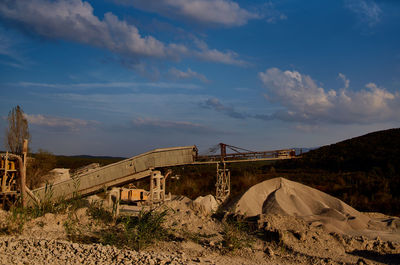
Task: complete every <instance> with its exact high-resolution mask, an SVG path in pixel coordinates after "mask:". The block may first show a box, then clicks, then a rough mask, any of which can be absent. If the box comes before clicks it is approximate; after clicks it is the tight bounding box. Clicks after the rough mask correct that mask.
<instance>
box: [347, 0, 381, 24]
mask: <svg viewBox="0 0 400 265" xmlns="http://www.w3.org/2000/svg"><path fill="white" fill-rule="evenodd" d="M345 6H346V8H348V9H349V10H351V11H352V12H354V13H355V14H356V15H357V17H358V19H359V20H360V21H361V22H363V23H366V24H368V26H370V27H372V26H374V25H376V24H377V23H379V22H380V20H381V14H382V9H381V8H380V7H379V6H378V5H377V4H376V3H375V1H373V0H345Z"/></svg>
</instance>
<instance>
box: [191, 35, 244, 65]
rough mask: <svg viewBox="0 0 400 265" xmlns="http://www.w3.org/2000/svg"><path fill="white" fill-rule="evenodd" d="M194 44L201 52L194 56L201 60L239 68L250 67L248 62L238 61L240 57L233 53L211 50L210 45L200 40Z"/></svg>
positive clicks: (196, 40)
mask: <svg viewBox="0 0 400 265" xmlns="http://www.w3.org/2000/svg"><path fill="white" fill-rule="evenodd" d="M194 42H195V44H196V46H197V47H198V48H199V51H195V52H194V54H195V55H196V57H198V58H199V59H201V60H204V61H210V62H217V63H223V64H231V65H237V66H247V65H249V63H248V62H246V61H243V60H240V59H238V57H239V55H238V54H237V53H235V52H233V51H226V52H221V51H219V50H217V49H209V48H208V45H207V44H206V43H205V42H204V41H202V40H199V39H195V40H194Z"/></svg>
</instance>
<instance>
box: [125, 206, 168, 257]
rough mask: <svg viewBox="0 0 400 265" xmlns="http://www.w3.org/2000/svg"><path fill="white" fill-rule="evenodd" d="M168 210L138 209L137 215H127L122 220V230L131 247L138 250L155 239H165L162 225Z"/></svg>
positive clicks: (165, 232)
mask: <svg viewBox="0 0 400 265" xmlns="http://www.w3.org/2000/svg"><path fill="white" fill-rule="evenodd" d="M167 214H168V210H164V211H161V212H158V211H156V210H149V211H144V210H142V211H140V213H139V215H138V216H137V217H131V216H129V217H127V218H125V219H123V220H122V222H123V225H124V231H125V233H126V236H127V238H128V241H129V242H130V243H131V244H133V248H134V249H137V250H140V249H142V248H144V247H146V246H148V245H149V244H151V243H153V242H154V241H155V240H161V239H165V237H166V235H167V231H166V230H165V228H164V227H163V226H162V224H163V223H164V221H165V217H166V215H167Z"/></svg>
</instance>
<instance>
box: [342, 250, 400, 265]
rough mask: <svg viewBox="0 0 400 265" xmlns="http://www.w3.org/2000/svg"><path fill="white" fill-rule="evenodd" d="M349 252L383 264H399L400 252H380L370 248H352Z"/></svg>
mask: <svg viewBox="0 0 400 265" xmlns="http://www.w3.org/2000/svg"><path fill="white" fill-rule="evenodd" d="M349 254H351V255H354V256H359V257H362V258H366V259H369V260H373V261H376V262H381V263H385V264H400V254H380V253H378V252H375V251H371V250H354V251H352V252H349Z"/></svg>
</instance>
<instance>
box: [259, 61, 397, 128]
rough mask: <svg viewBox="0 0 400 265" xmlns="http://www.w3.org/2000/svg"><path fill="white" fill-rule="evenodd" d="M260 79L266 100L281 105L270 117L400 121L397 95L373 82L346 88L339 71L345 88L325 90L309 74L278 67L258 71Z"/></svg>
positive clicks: (344, 121) (347, 121)
mask: <svg viewBox="0 0 400 265" xmlns="http://www.w3.org/2000/svg"><path fill="white" fill-rule="evenodd" d="M259 78H260V79H261V81H262V83H263V84H264V86H265V87H266V88H267V91H268V93H267V95H266V97H267V99H269V100H270V101H273V102H277V103H279V104H280V105H282V107H283V108H284V109H283V110H281V111H278V112H276V113H273V114H272V115H270V116H271V118H275V119H281V120H285V121H296V122H304V123H311V124H312V123H341V124H351V123H353V124H354V123H355V124H368V123H378V122H387V121H400V116H399V113H400V94H399V93H398V92H395V93H391V92H389V91H387V90H386V89H384V88H381V87H378V86H377V85H376V84H374V83H368V84H367V85H366V86H365V88H364V89H360V90H356V91H352V90H349V89H348V87H349V84H350V81H349V80H348V79H347V78H346V77H345V76H344V75H343V74H339V78H341V79H342V80H343V81H344V88H342V89H339V90H333V89H329V90H328V89H325V88H323V87H321V86H320V85H318V84H317V83H316V82H315V81H314V80H313V79H312V78H311V77H310V76H308V75H303V74H301V73H299V72H297V71H281V70H280V69H278V68H270V69H267V70H266V71H265V72H260V73H259Z"/></svg>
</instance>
